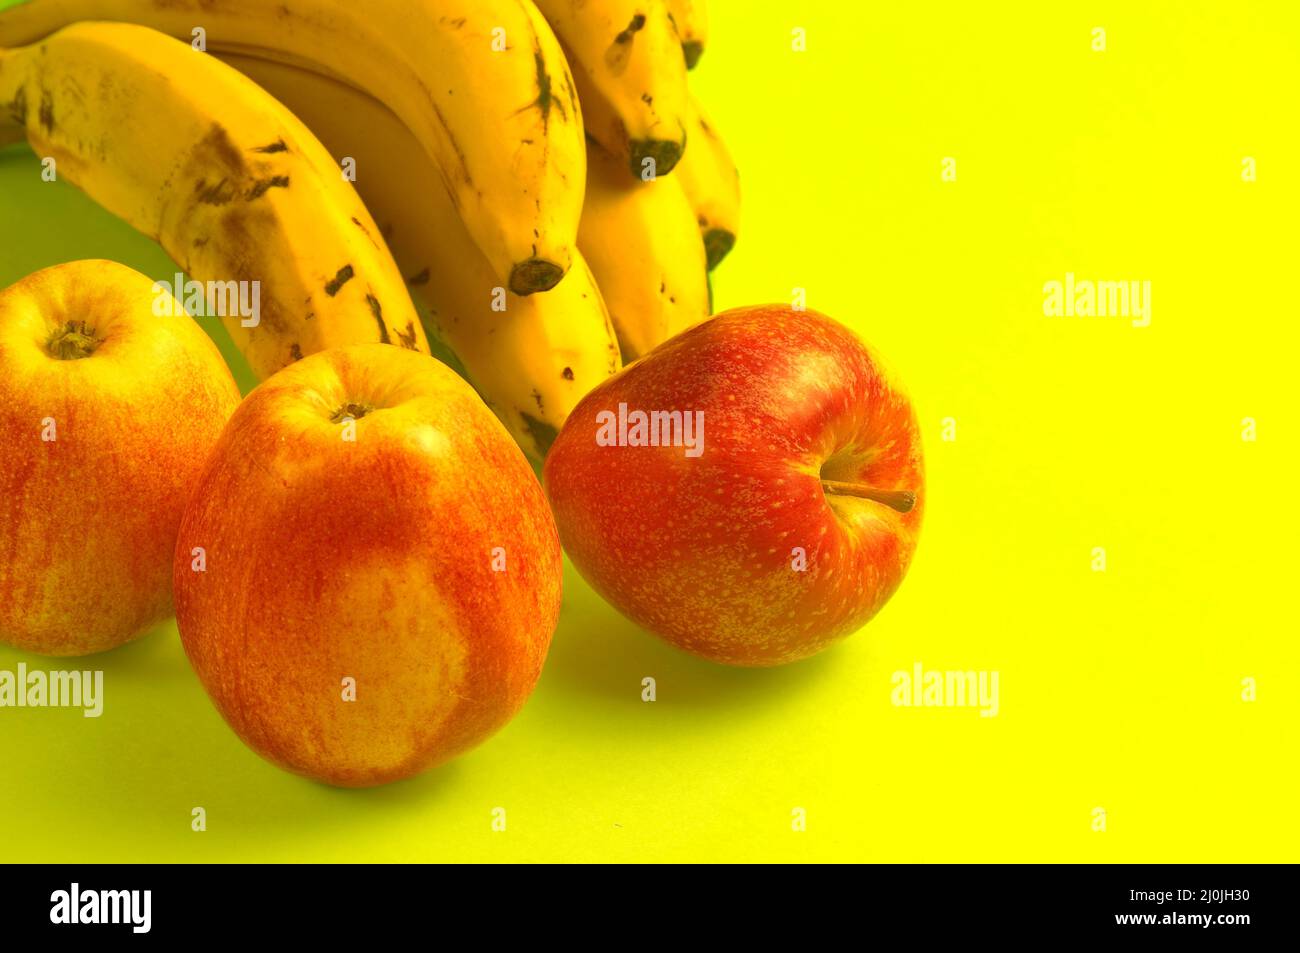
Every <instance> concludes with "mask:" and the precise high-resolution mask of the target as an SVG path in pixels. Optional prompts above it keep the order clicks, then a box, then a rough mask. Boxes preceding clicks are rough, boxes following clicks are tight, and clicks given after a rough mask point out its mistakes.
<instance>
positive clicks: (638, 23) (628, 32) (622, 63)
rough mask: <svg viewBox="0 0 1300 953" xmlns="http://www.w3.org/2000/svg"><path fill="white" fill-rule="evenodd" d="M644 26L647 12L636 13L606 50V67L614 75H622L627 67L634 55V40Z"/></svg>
mask: <svg viewBox="0 0 1300 953" xmlns="http://www.w3.org/2000/svg"><path fill="white" fill-rule="evenodd" d="M644 26H645V14H644V13H638V14H636V15H635V16H633V17H632V19H631V21H630V22H629V23H628V25H627V26H626V27H625V28H624V29H623V30H621V31H620V32H619V33H618V34H617V35H616V36H615V37H614V42H613V43H611V44H610V45H609V47H608V49H606V50H605V68H606V69H608V70H609V71H610V73H611V74H613V75H614V76H621V75H622V74H623V72H624V71H625V70H626V69H627V64H628V60H629V59H630V58H631V55H632V41H633V40H634V39H636V35H637V33H639V32H640V31H641V28H642V27H644Z"/></svg>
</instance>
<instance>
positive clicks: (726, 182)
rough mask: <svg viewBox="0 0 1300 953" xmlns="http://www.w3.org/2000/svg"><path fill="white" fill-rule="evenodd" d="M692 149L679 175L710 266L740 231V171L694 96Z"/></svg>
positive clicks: (691, 129) (730, 245)
mask: <svg viewBox="0 0 1300 953" xmlns="http://www.w3.org/2000/svg"><path fill="white" fill-rule="evenodd" d="M688 115H689V116H690V136H691V151H690V152H688V153H687V154H686V155H685V156H683V157H682V161H681V163H679V164H678V166H677V172H676V178H677V179H679V180H680V181H681V183H682V188H683V189H685V191H686V198H687V199H688V200H690V203H691V207H692V208H693V209H695V219H696V221H697V222H699V226H700V237H701V238H703V239H704V252H705V255H706V256H707V258H708V263H709V270H710V271H712V270H713V269H714V268H716V267H718V263H719V262H721V261H722V259H723V258H725V257H727V252H729V251H731V248H732V246H733V245H735V244H736V236H737V235H739V234H740V174H739V173H738V172H737V171H736V163H735V162H733V161H732V159H731V153H730V152H728V151H727V145H726V143H724V142H723V141H722V137H721V136H720V135H719V134H718V129H717V127H716V126H715V125H714V124H713V121H712V120H711V119H709V118H708V117H707V116H706V115H705V114H704V109H703V107H702V106H700V103H699V100H697V99H696V98H695V97H694V96H692V97H691V100H690V111H689V114H688Z"/></svg>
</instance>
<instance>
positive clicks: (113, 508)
mask: <svg viewBox="0 0 1300 953" xmlns="http://www.w3.org/2000/svg"><path fill="white" fill-rule="evenodd" d="M157 298H158V295H157V294H156V293H155V291H154V282H153V281H152V280H151V279H150V278H147V277H145V276H144V275H142V274H140V273H139V272H137V271H133V270H132V269H130V268H127V267H126V266H125V265H119V264H117V263H116V262H111V261H76V262H70V263H68V264H63V265H56V266H55V267H53V268H46V269H44V270H42V271H38V272H35V273H34V274H31V275H29V276H27V277H26V278H24V279H23V280H22V281H19V282H18V283H17V284H15V285H13V286H11V287H9V288H7V289H5V290H4V291H0V448H2V450H3V452H0V642H4V643H6V644H8V645H11V646H14V647H16V648H19V649H24V650H26V651H29V652H39V653H42V654H45V655H86V654H89V653H91V652H101V651H104V650H105V649H111V648H114V647H116V646H118V645H121V644H122V643H124V642H129V641H130V640H131V639H134V638H136V637H138V636H140V635H142V634H143V633H144V632H146V631H148V630H149V629H150V628H151V627H153V626H154V625H156V624H157V623H159V622H161V621H163V620H164V619H167V618H169V617H170V616H171V614H172V553H173V550H174V549H175V546H176V528H177V527H178V526H179V525H180V521H181V513H182V511H183V510H184V508H185V502H186V499H187V497H188V495H189V492H190V489H191V487H192V486H193V485H194V481H195V479H196V478H197V477H198V474H199V469H200V468H201V467H202V465H203V461H204V459H205V458H206V457H207V454H208V451H209V450H210V449H211V448H212V446H213V445H214V444H215V443H216V442H217V438H218V437H219V436H220V434H221V429H222V427H223V426H224V425H225V422H226V420H227V418H229V417H230V415H231V413H232V412H233V411H234V409H235V406H236V405H237V404H238V403H239V389H238V388H237V387H236V386H235V381H234V379H233V378H232V377H231V376H230V371H229V370H228V369H227V367H226V365H225V363H224V362H223V361H222V359H221V354H220V353H219V352H218V351H217V349H216V347H215V346H214V345H213V344H212V342H211V341H210V340H209V339H208V337H207V335H205V334H204V333H203V331H202V330H201V329H200V328H199V327H198V325H196V324H195V323H194V321H193V320H192V319H191V318H190V317H189V316H188V315H186V314H184V312H183V311H182V310H181V308H180V306H179V305H175V308H174V310H173V309H172V308H171V307H168V308H166V309H163V310H165V313H166V314H167V315H172V314H176V315H179V316H178V317H171V316H167V317H158V316H156V311H155V302H156V301H157ZM168 304H169V305H172V304H175V302H172V301H170V300H169V301H168Z"/></svg>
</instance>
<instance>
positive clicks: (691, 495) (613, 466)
mask: <svg viewBox="0 0 1300 953" xmlns="http://www.w3.org/2000/svg"><path fill="white" fill-rule="evenodd" d="M642 415H644V416H642ZM545 484H546V489H547V494H548V496H549V498H550V501H551V506H552V509H553V511H554V513H555V518H556V523H557V525H558V527H559V531H560V539H561V542H562V543H563V545H564V548H565V550H566V551H567V552H568V554H569V557H570V558H571V559H572V561H573V564H574V565H575V566H576V567H577V569H578V571H579V572H580V573H581V574H582V576H583V577H584V578H585V579H586V580H587V581H588V582H589V583H590V584H591V585H592V586H593V588H595V589H596V590H597V591H598V592H599V593H600V594H601V595H603V596H604V597H605V598H606V599H607V600H608V601H609V602H610V603H612V604H613V605H614V606H615V607H616V608H618V609H619V610H620V611H622V612H623V613H624V614H626V615H627V616H628V617H629V618H631V619H633V620H634V621H636V622H637V623H639V624H640V625H642V626H644V627H645V628H647V629H649V630H650V631H652V632H654V633H656V634H658V635H660V636H661V637H663V638H664V639H666V640H667V641H669V642H671V643H672V644H674V645H677V646H679V647H681V648H683V649H686V650H688V651H690V652H693V653H695V654H697V655H700V656H703V657H704V658H707V659H712V660H714V661H718V662H724V663H727V664H731V665H751V666H758V665H780V664H783V663H786V662H791V661H794V660H796V659H800V658H804V657H806V656H809V655H812V654H814V653H815V652H818V651H820V650H822V649H824V648H825V647H826V646H828V645H829V644H831V643H832V642H834V641H835V640H837V639H839V638H841V637H843V636H845V635H848V634H849V633H851V632H853V631H855V630H857V629H859V628H861V627H862V626H863V625H864V624H865V623H866V622H868V621H869V620H870V619H871V618H872V617H873V616H874V615H875V614H876V613H877V612H879V611H880V609H881V607H882V606H884V604H885V603H886V602H887V601H888V600H889V598H890V596H891V595H893V593H894V591H895V590H896V589H897V588H898V586H899V583H901V582H902V579H903V576H904V575H905V574H906V572H907V568H908V565H909V563H910V562H911V559H912V554H913V552H914V551H915V549H916V541H917V533H918V531H919V529H920V524H921V513H922V509H923V492H924V467H923V464H922V456H921V441H920V435H919V433H918V429H917V422H916V415H915V413H914V412H913V410H912V405H911V403H910V401H909V400H908V398H907V396H906V395H905V394H904V393H903V391H902V389H901V388H900V386H899V385H898V382H897V381H896V380H895V379H894V378H893V377H892V376H890V375H889V373H888V372H887V371H886V370H885V368H884V367H883V366H882V364H881V362H880V359H879V357H878V356H877V355H876V354H875V353H874V352H873V351H872V350H871V349H870V348H868V347H867V346H866V345H865V344H864V343H863V342H862V341H861V340H860V339H859V338H858V337H857V336H856V335H855V334H853V333H852V332H851V331H849V330H848V329H847V328H845V327H844V326H843V325H840V324H838V323H836V322H835V321H832V320H831V319H830V318H827V317H825V316H823V315H820V314H817V313H815V312H812V311H797V310H793V309H791V308H788V307H783V306H765V307H751V308H741V309H736V310H733V311H728V312H726V313H724V314H720V315H718V316H717V317H714V318H712V319H710V320H708V321H706V322H704V323H702V324H699V325H696V326H695V327H693V328H691V329H690V330H688V331H686V332H684V333H682V334H680V335H678V336H676V337H674V338H672V339H671V340H669V341H667V342H665V343H664V344H662V345H660V346H659V347H658V348H656V349H655V350H654V351H652V352H651V353H650V354H648V355H646V356H645V357H644V358H643V359H641V360H640V361H637V362H636V363H634V364H632V365H630V366H629V367H627V368H626V369H624V370H623V371H622V372H621V373H620V374H618V375H616V376H614V377H612V378H610V379H609V380H607V381H605V382H604V383H602V384H601V385H600V386H599V387H597V388H596V389H595V390H593V391H592V392H591V393H590V394H588V395H587V397H586V398H585V399H583V401H582V402H581V403H580V404H579V405H578V407H577V408H576V409H575V410H574V412H573V413H572V415H571V416H570V417H569V419H568V422H567V423H566V424H565V426H564V428H563V429H562V430H561V432H560V435H559V437H558V438H557V439H556V441H555V444H554V446H553V447H552V449H551V451H550V454H549V455H548V457H547V459H546V465H545Z"/></svg>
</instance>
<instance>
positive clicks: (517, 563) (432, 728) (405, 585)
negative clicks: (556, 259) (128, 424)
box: [175, 344, 561, 786]
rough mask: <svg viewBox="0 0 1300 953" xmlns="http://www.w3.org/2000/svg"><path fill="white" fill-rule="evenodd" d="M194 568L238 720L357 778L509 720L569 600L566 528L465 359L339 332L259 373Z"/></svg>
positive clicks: (201, 529) (188, 592) (184, 563)
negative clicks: (446, 360) (347, 340)
mask: <svg viewBox="0 0 1300 953" xmlns="http://www.w3.org/2000/svg"><path fill="white" fill-rule="evenodd" d="M175 573H176V576H175V582H176V618H177V622H178V623H179V626H180V633H181V639H182V641H183V642H184V645H185V651H186V653H187V654H188V655H189V658H190V661H191V663H193V666H194V669H195V671H196V672H197V673H198V675H199V678H200V679H201V680H202V682H203V685H204V687H205V688H206V689H207V691H208V693H209V694H210V695H211V696H212V699H213V701H214V702H215V703H216V706H217V708H218V710H219V711H220V712H221V714H222V715H223V716H224V717H225V719H226V721H227V722H228V723H229V724H230V726H231V727H232V728H233V729H234V730H235V732H236V733H237V734H238V735H239V736H240V737H241V738H242V739H243V740H244V741H245V742H246V743H247V744H248V745H249V746H250V747H251V748H253V750H255V751H256V752H258V753H259V754H260V755H262V756H263V757H265V758H267V759H268V760H270V761H272V762H274V763H276V764H278V765H280V766H281V767H283V768H286V769H288V770H290V771H295V772H298V773H299V774H304V775H307V776H309V777H313V778H317V779H319V780H322V781H326V782H329V783H331V784H337V785H345V786H361V785H371V784H380V783H383V782H386V781H393V780H396V779H399V778H404V777H407V776H409V775H412V774H414V773H416V772H418V771H420V770H422V769H424V768H427V767H430V766H432V765H434V764H437V763H439V762H442V761H445V760H447V759H449V758H451V757H453V756H454V755H456V754H458V753H460V752H463V751H465V750H466V749H468V748H470V747H472V746H474V745H476V744H477V743H479V742H480V741H482V740H483V739H485V738H487V737H488V736H489V735H491V734H492V733H493V732H495V731H496V730H497V729H499V728H500V727H501V726H502V725H504V724H505V723H506V722H507V721H509V720H510V718H511V717H512V716H513V715H514V714H515V713H516V712H517V711H518V710H519V708H520V707H521V706H522V705H523V703H524V701H525V700H526V699H527V697H528V695H529V693H530V692H531V691H532V689H533V686H534V684H535V683H536V681H537V678H538V675H539V674H540V672H541V668H542V662H543V661H544V659H545V658H546V652H547V649H548V647H549V645H550V639H551V633H552V631H553V630H554V628H555V624H556V621H557V619H558V617H559V610H560V579H561V562H560V544H559V539H558V537H557V535H556V530H555V523H554V521H553V520H552V518H551V513H550V510H549V509H548V508H547V506H546V499H545V496H544V494H543V492H542V488H541V486H540V485H539V484H538V482H537V478H536V477H535V476H534V475H533V471H532V469H531V467H530V466H529V465H528V463H527V461H526V460H525V459H524V456H523V454H522V453H520V451H519V449H518V448H517V447H516V446H515V444H514V441H512V440H511V439H510V437H509V435H508V434H507V433H506V431H505V429H504V428H503V427H502V426H501V424H500V423H499V422H498V421H497V419H496V417H494V416H493V414H492V412H491V411H490V410H488V408H487V406H486V405H484V404H483V402H482V401H481V400H479V398H478V397H477V396H476V395H475V394H474V392H473V390H471V389H470V387H469V385H468V384H466V383H464V382H463V381H462V380H461V379H460V378H459V377H457V376H456V375H455V374H454V373H453V372H452V371H450V370H449V369H447V367H445V366H444V365H442V364H440V363H439V362H438V361H436V360H434V359H433V358H431V357H427V356H424V355H419V354H415V353H413V352H411V351H406V350H403V349H401V348H398V347H393V346H391V345H385V344H371V345H360V346H356V347H347V348H339V349H335V350H329V351H322V352H319V353H317V354H314V355H311V356H309V357H307V358H305V359H304V360H301V361H298V362H297V363H295V364H292V365H290V366H289V367H287V368H285V369H283V370H281V371H279V372H278V373H276V374H275V375H274V376H272V377H270V378H268V379H267V380H266V381H264V382H263V383H262V384H261V385H260V386H259V387H258V388H257V389H256V390H254V391H253V392H252V393H251V394H249V396H248V397H247V399H246V400H245V401H244V403H243V404H242V405H241V406H240V408H239V409H238V410H237V411H236V412H235V415H234V416H233V417H232V418H231V420H230V423H229V425H228V426H227V427H226V430H225V432H224V433H223V434H222V436H221V440H220V442H219V443H218V445H217V447H216V449H215V450H214V451H213V453H212V455H211V457H210V458H209V462H208V465H207V467H206V469H205V470H204V472H203V474H202V475H201V477H200V478H199V482H198V486H197V488H196V490H195V492H194V496H193V497H192V499H191V502H190V505H189V508H188V509H187V510H186V513H185V518H184V520H183V521H182V523H181V530H180V537H179V539H178V541H177V546H176V563H175Z"/></svg>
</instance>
